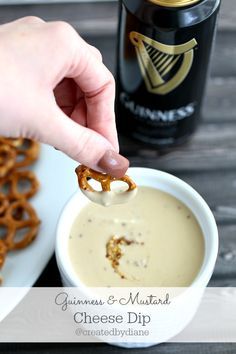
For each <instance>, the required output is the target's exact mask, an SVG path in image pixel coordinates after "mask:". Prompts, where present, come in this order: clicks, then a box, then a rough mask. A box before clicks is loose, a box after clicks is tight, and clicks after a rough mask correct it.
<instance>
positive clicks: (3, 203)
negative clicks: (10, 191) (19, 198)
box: [0, 194, 10, 216]
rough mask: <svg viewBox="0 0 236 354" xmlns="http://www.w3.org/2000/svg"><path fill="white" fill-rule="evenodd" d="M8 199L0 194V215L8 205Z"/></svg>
mask: <svg viewBox="0 0 236 354" xmlns="http://www.w3.org/2000/svg"><path fill="white" fill-rule="evenodd" d="M9 204H10V203H9V200H8V198H7V197H6V196H5V195H4V194H0V216H2V215H3V214H4V213H5V211H6V210H7V208H8V207H9Z"/></svg>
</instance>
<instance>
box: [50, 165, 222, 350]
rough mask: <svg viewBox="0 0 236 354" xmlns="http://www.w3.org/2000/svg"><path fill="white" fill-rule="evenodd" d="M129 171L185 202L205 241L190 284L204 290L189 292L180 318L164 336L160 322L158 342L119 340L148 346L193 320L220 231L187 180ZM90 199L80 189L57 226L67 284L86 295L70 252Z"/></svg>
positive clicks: (145, 183)
mask: <svg viewBox="0 0 236 354" xmlns="http://www.w3.org/2000/svg"><path fill="white" fill-rule="evenodd" d="M127 174H128V175H129V176H130V177H131V178H132V179H133V180H134V181H135V182H136V183H137V184H138V186H148V187H152V188H156V189H159V190H161V191H163V192H166V193H169V194H171V195H172V196H174V197H176V198H177V199H179V200H180V201H181V202H183V203H184V204H185V205H186V206H187V207H188V208H189V209H190V210H191V211H192V212H193V214H194V215H195V217H196V219H197V220H198V222H199V225H200V227H201V229H202V232H203V235H204V241H205V256H204V261H203V264H202V267H201V269H200V271H199V273H198V275H197V277H196V278H195V280H194V282H193V283H192V284H191V286H190V287H189V290H192V289H196V288H198V289H201V290H200V291H198V292H196V291H195V293H194V294H195V297H193V296H192V295H193V294H191V293H190V292H185V299H184V302H185V311H184V313H182V310H181V308H178V309H176V310H175V311H176V313H175V314H173V318H178V321H173V318H172V319H169V320H170V323H169V325H168V330H167V331H166V329H165V331H164V332H163V333H164V334H163V336H162V335H161V334H160V330H161V326H160V330H159V331H158V333H159V335H158V338H157V340H156V342H155V343H146V344H145V343H117V345H120V346H124V347H129V348H130V347H144V346H148V345H153V344H157V343H160V342H163V341H167V340H168V339H170V338H171V337H173V336H175V335H176V334H178V333H179V332H180V331H181V330H182V329H183V328H184V327H185V326H186V325H187V324H188V323H189V322H190V321H191V319H192V317H193V315H194V314H195V312H196V310H197V307H198V305H199V302H200V300H201V296H202V293H203V291H204V288H205V287H206V286H207V284H208V282H209V280H210V278H211V275H212V273H213V270H214V266H215V262H216V258H217V253H218V231H217V226H216V222H215V219H214V216H213V214H212V212H211V210H210V208H209V207H208V205H207V204H206V202H205V201H204V200H203V198H202V197H201V196H200V195H199V194H198V193H197V192H196V191H195V190H194V189H193V188H192V187H191V186H189V185H188V184H187V183H185V182H184V181H182V180H180V179H179V178H177V177H174V176H172V175H170V174H168V173H165V172H162V171H157V170H153V169H148V168H130V169H129V170H128V172H127ZM87 203H88V199H87V198H86V197H85V196H84V195H83V194H82V193H81V191H80V190H79V189H78V191H77V192H76V193H75V194H74V195H73V196H72V197H71V199H70V200H69V201H68V203H67V204H66V206H65V207H64V209H63V211H62V213H61V216H60V218H59V222H58V226H57V239H56V259H57V264H58V268H59V271H60V274H61V278H62V282H63V285H64V286H66V287H79V288H80V291H81V292H82V293H83V294H84V295H86V294H87V295H88V294H89V289H88V288H87V287H86V286H85V285H84V284H83V283H82V282H81V281H80V279H79V277H78V275H77V274H76V272H75V270H74V268H73V266H72V263H71V260H70V257H69V253H68V238H69V234H70V230H71V227H72V225H73V223H74V221H75V219H76V217H77V216H78V214H79V212H80V210H81V209H82V208H83V207H84V206H85V205H86V204H87ZM196 294H197V297H196ZM186 297H187V300H188V299H189V300H190V298H191V301H189V302H188V301H187V302H186ZM187 304H188V305H187ZM180 313H181V315H180ZM179 317H180V318H179ZM166 320H167V319H166V318H165V319H160V324H163V323H167V322H166ZM155 325H156V324H155Z"/></svg>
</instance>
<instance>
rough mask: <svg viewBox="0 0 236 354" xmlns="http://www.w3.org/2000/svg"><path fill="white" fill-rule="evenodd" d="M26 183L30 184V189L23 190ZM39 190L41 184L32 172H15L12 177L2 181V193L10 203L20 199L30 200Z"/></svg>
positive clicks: (0, 186) (0, 183)
mask: <svg viewBox="0 0 236 354" xmlns="http://www.w3.org/2000/svg"><path fill="white" fill-rule="evenodd" d="M24 181H27V182H29V188H27V189H26V190H24V189H23V190H21V189H22V188H23V182H24ZM38 189H39V182H38V180H37V178H36V176H35V174H34V173H33V172H32V171H25V170H22V171H13V172H12V173H11V174H10V175H8V176H7V177H5V178H2V179H1V180H0V192H1V193H2V194H4V195H5V196H6V197H7V198H8V199H9V200H10V201H14V200H16V199H20V198H26V199H29V198H31V197H32V196H33V195H35V194H36V192H37V191H38ZM0 201H1V197H0Z"/></svg>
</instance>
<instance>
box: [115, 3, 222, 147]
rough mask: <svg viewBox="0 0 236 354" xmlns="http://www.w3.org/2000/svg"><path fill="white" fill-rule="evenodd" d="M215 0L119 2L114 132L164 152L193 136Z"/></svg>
mask: <svg viewBox="0 0 236 354" xmlns="http://www.w3.org/2000/svg"><path fill="white" fill-rule="evenodd" d="M219 6H220V0H120V21H119V40H118V53H117V56H118V59H117V98H116V116H117V126H118V131H119V132H121V133H123V134H126V135H129V136H131V137H133V138H136V139H138V140H139V141H142V142H144V143H148V144H152V145H157V146H159V147H167V146H173V145H177V144H180V143H182V142H184V141H186V140H187V138H188V137H189V136H190V135H191V134H192V133H193V132H194V130H195V128H196V125H197V123H198V122H199V118H200V116H201V106H202V100H203V96H204V88H205V83H206V78H207V72H208V67H209V62H210V54H211V49H212V43H213V39H214V34H215V28H216V19H217V14H218V10H219Z"/></svg>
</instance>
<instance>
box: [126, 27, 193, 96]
mask: <svg viewBox="0 0 236 354" xmlns="http://www.w3.org/2000/svg"><path fill="white" fill-rule="evenodd" d="M130 40H131V42H132V44H133V45H134V46H135V50H136V54H137V58H138V63H139V67H140V70H141V72H142V76H143V78H144V81H145V84H146V88H147V90H148V91H149V92H151V93H154V94H157V95H166V94H168V93H170V92H171V91H173V90H174V89H175V88H177V87H178V86H179V85H180V84H181V83H182V82H183V81H184V80H185V78H186V77H187V75H188V73H189V71H190V69H191V67H192V64H193V58H194V51H193V49H194V48H195V47H196V46H197V41H196V39H192V40H190V41H188V42H186V43H184V44H180V45H174V46H172V45H166V44H162V43H159V42H157V41H154V40H153V39H151V38H148V37H146V36H144V35H143V34H141V33H138V32H130Z"/></svg>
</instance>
